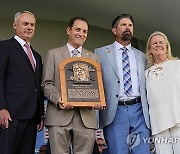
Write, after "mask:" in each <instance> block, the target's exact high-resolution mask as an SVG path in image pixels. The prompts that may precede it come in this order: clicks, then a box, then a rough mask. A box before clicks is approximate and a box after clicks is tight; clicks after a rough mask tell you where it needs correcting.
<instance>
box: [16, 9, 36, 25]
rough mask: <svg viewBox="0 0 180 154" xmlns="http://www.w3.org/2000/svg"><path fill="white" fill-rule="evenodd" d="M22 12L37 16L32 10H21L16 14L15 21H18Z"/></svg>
mask: <svg viewBox="0 0 180 154" xmlns="http://www.w3.org/2000/svg"><path fill="white" fill-rule="evenodd" d="M22 13H29V14H31V15H32V16H33V17H34V18H35V16H34V14H33V13H32V12H30V11H19V12H17V13H16V14H15V15H14V22H16V21H18V18H19V16H20V15H21V14H22Z"/></svg>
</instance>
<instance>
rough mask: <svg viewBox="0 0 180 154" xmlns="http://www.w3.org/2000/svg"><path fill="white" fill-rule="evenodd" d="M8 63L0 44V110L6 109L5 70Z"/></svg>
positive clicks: (6, 55)
mask: <svg viewBox="0 0 180 154" xmlns="http://www.w3.org/2000/svg"><path fill="white" fill-rule="evenodd" d="M7 63H8V54H7V52H6V51H5V49H4V48H3V47H2V46H1V45H0V110H1V109H7V102H6V98H5V89H4V83H5V72H6V67H7Z"/></svg>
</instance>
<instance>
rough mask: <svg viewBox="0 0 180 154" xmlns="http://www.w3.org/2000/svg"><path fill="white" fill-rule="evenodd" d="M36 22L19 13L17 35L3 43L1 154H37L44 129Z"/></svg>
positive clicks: (0, 66) (28, 14)
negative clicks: (33, 42) (34, 43)
mask: <svg viewBox="0 0 180 154" xmlns="http://www.w3.org/2000/svg"><path fill="white" fill-rule="evenodd" d="M35 23H36V19H35V17H34V15H33V14H32V13H31V12H29V11H22V12H17V13H16V14H15V19H14V22H13V28H14V29H15V31H16V35H15V36H14V37H13V38H11V39H10V40H5V41H1V42H0V55H1V56H0V153H1V154H25V153H26V154H34V149H35V143H36V135H37V130H38V131H40V130H42V128H43V116H44V111H43V110H44V103H43V93H42V91H41V88H40V83H41V75H42V59H41V56H40V55H39V54H38V53H37V52H36V51H34V49H33V48H32V47H31V46H30V40H31V38H32V37H33V35H34V31H35Z"/></svg>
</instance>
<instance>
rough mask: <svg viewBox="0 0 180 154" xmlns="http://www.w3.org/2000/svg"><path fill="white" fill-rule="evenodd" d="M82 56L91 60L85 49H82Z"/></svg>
mask: <svg viewBox="0 0 180 154" xmlns="http://www.w3.org/2000/svg"><path fill="white" fill-rule="evenodd" d="M81 54H82V57H85V58H89V53H88V52H87V51H86V50H85V49H84V48H82V53H81Z"/></svg>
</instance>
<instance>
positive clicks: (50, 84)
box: [41, 51, 60, 105]
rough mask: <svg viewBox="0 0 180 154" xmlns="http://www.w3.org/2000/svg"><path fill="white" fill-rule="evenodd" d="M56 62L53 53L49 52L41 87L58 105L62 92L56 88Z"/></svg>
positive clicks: (49, 98)
mask: <svg viewBox="0 0 180 154" xmlns="http://www.w3.org/2000/svg"><path fill="white" fill-rule="evenodd" d="M55 71H56V68H55V62H54V58H53V55H52V53H51V51H48V53H47V55H46V59H45V62H44V66H43V75H42V84H41V87H42V89H43V90H44V95H45V96H46V97H47V98H48V100H50V101H51V102H52V103H54V104H55V105H57V103H58V100H59V98H60V91H59V90H58V89H57V88H56V87H55V86H54V76H55Z"/></svg>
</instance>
